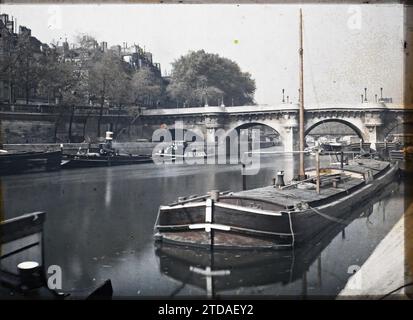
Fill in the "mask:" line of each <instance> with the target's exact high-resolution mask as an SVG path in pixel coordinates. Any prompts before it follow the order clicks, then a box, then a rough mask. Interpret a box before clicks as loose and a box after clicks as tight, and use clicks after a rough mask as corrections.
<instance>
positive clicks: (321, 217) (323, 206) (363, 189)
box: [155, 166, 398, 249]
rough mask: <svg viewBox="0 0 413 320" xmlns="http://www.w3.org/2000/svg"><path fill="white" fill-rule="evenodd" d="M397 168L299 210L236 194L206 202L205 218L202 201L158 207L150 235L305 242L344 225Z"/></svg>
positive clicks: (188, 240)
mask: <svg viewBox="0 0 413 320" xmlns="http://www.w3.org/2000/svg"><path fill="white" fill-rule="evenodd" d="M397 173H398V168H397V166H389V167H388V168H387V169H386V170H385V171H382V172H380V173H378V174H376V176H375V178H374V180H372V181H371V182H369V183H366V182H364V181H361V182H359V183H356V182H357V181H356V182H354V183H353V185H352V186H351V187H348V188H347V189H345V190H344V191H336V193H334V194H332V195H330V196H328V197H325V198H320V199H316V200H312V201H308V202H307V203H308V204H309V207H308V208H305V209H304V208H303V209H301V210H293V209H292V208H289V209H288V208H286V207H288V206H287V205H286V207H285V208H283V207H282V206H280V205H279V204H275V203H273V202H270V201H265V200H262V199H259V198H253V197H250V198H247V197H242V196H239V195H235V196H234V195H228V196H222V197H220V200H219V201H218V202H214V203H213V204H212V206H213V208H212V209H211V210H213V214H212V216H211V217H209V218H207V213H206V201H204V202H202V201H200V202H192V203H186V204H182V205H173V206H163V207H161V208H160V210H159V214H158V219H157V222H156V225H155V232H156V233H155V238H156V239H157V240H159V241H163V242H166V243H172V244H183V245H190V246H201V247H211V246H214V247H216V248H223V249H226V248H237V249H251V248H260V249H288V248H291V247H292V246H296V245H302V244H303V243H306V242H308V241H309V239H311V238H312V237H314V236H316V235H317V234H319V233H320V232H321V231H322V230H324V229H325V228H327V227H328V226H329V225H331V224H345V223H346V219H347V218H348V216H349V214H351V212H352V211H354V209H355V208H358V207H360V206H362V205H363V204H364V203H366V202H368V201H369V200H370V199H371V198H372V197H374V196H375V195H376V194H377V193H378V192H379V191H380V190H382V189H383V188H384V187H386V186H387V185H388V184H389V183H391V182H392V180H393V179H394V177H395V175H396V174H397ZM333 190H340V189H333ZM251 191H254V190H251ZM250 194H251V193H250ZM255 194H256V195H258V194H259V193H255ZM206 221H208V222H206ZM208 230H210V231H208Z"/></svg>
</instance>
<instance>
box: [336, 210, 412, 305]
mask: <svg viewBox="0 0 413 320" xmlns="http://www.w3.org/2000/svg"><path fill="white" fill-rule="evenodd" d="M412 219H413V205H411V206H410V207H409V208H408V209H407V211H406V212H405V214H404V216H402V217H401V218H400V220H399V221H398V222H397V223H396V224H395V226H394V227H393V228H392V229H391V231H390V232H389V233H388V234H387V235H386V237H385V238H384V239H383V240H382V241H381V242H380V243H379V245H378V246H377V247H376V249H375V250H374V251H373V253H372V254H371V255H370V257H369V258H368V259H367V260H366V262H365V263H364V264H363V265H362V266H361V268H360V269H359V270H358V271H357V272H355V274H354V275H353V276H352V277H350V279H349V281H348V282H347V284H346V286H345V287H344V289H343V290H342V291H341V292H340V293H339V295H338V297H337V299H354V298H357V299H359V298H361V299H383V298H387V299H409V297H408V296H407V294H409V295H410V294H411V287H406V288H401V289H400V290H397V291H395V290H396V289H397V288H400V287H402V286H404V285H405V284H407V283H410V282H411V278H410V279H409V277H408V275H407V273H408V272H406V270H408V267H406V266H408V265H409V259H410V258H409V254H408V251H409V250H410V249H409V248H410V247H411V241H412V239H413V232H412V228H411V227H412ZM406 253H407V254H406ZM410 263H411V261H410ZM393 291H394V292H393ZM391 292H393V293H392V294H391V295H390V293H391ZM388 294H389V295H388Z"/></svg>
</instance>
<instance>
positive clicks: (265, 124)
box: [226, 121, 285, 146]
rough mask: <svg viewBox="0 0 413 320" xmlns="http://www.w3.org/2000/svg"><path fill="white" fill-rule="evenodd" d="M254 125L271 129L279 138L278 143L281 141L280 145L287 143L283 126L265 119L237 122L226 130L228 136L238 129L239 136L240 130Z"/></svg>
mask: <svg viewBox="0 0 413 320" xmlns="http://www.w3.org/2000/svg"><path fill="white" fill-rule="evenodd" d="M254 127H264V128H267V129H270V130H271V131H273V132H274V134H275V137H276V139H277V140H276V143H280V145H282V146H284V144H285V143H284V141H283V128H282V127H281V126H278V125H274V124H272V123H268V122H265V121H251V122H244V123H236V124H234V125H233V126H231V127H230V128H229V129H228V130H226V136H229V135H230V133H231V132H232V131H237V133H238V136H239V133H240V130H242V129H250V128H254ZM261 134H262V132H261ZM261 138H262V135H261Z"/></svg>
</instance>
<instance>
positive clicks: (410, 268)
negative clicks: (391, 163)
mask: <svg viewBox="0 0 413 320" xmlns="http://www.w3.org/2000/svg"><path fill="white" fill-rule="evenodd" d="M412 17H413V8H412V7H409V6H406V7H405V10H404V37H405V39H404V44H403V49H404V70H405V74H404V107H405V108H408V109H412V108H413V72H412V70H413V59H412V58H413V57H412V54H410V53H411V49H412V41H413V22H412ZM405 120H406V121H408V119H405ZM409 128H410V126H407V125H406V126H404V127H403V129H404V131H405V132H404V134H405V135H409V134H412V132H411V130H409ZM410 129H411V128H410ZM409 131H410V132H409ZM406 158H407V159H405V161H406V164H405V166H406V171H407V172H408V173H410V175H409V177H408V179H409V180H410V181H409V182H408V183H406V189H405V191H404V208H405V214H404V219H405V220H404V256H405V284H409V283H412V282H413V204H412V202H413V193H412V192H413V187H412V182H413V181H411V180H413V175H412V172H413V161H412V160H411V159H410V157H406ZM405 293H406V295H407V296H409V297H410V298H413V286H408V287H406V288H405Z"/></svg>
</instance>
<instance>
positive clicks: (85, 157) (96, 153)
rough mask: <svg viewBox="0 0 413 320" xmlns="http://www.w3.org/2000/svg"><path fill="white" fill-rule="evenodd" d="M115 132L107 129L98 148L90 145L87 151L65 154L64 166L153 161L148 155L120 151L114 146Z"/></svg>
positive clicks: (82, 166)
mask: <svg viewBox="0 0 413 320" xmlns="http://www.w3.org/2000/svg"><path fill="white" fill-rule="evenodd" d="M112 140H113V132H111V131H107V132H106V138H105V143H100V144H99V145H98V147H97V148H91V147H89V148H88V149H87V150H86V151H85V152H82V150H79V151H78V152H77V153H76V154H65V155H64V158H63V161H62V168H87V167H106V166H119V165H130V164H141V163H151V162H152V158H151V157H150V156H147V155H132V154H122V153H119V152H118V151H117V150H115V149H114V148H113V147H112Z"/></svg>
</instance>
